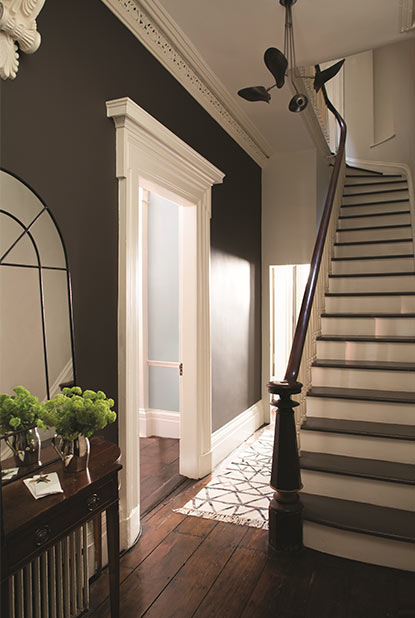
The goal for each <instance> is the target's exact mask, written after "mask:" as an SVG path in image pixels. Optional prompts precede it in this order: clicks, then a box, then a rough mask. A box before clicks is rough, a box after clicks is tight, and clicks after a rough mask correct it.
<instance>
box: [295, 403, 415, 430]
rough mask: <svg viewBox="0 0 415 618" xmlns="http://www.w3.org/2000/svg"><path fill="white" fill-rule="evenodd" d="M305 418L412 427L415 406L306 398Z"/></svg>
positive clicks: (414, 417) (414, 419)
mask: <svg viewBox="0 0 415 618" xmlns="http://www.w3.org/2000/svg"><path fill="white" fill-rule="evenodd" d="M307 416H310V417H311V416H315V417H317V418H337V419H347V420H350V421H371V422H372V423H390V422H391V419H392V422H393V423H396V424H397V425H414V424H415V404H410V403H393V402H390V401H362V400H360V399H330V398H328V397H307Z"/></svg>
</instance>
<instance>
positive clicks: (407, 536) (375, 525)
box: [301, 493, 415, 543]
mask: <svg viewBox="0 0 415 618" xmlns="http://www.w3.org/2000/svg"><path fill="white" fill-rule="evenodd" d="M301 501H302V503H303V505H304V519H307V520H310V521H316V522H319V523H323V524H327V525H329V526H335V527H336V528H344V529H345V530H354V531H356V532H363V533H365V534H373V535H375V536H382V537H387V538H392V539H395V540H399V541H405V542H407V543H415V513H411V512H409V511H404V510H401V509H389V508H386V507H379V506H374V505H368V504H362V503H360V502H352V501H349V500H339V499H338V498H327V497H326V496H314V495H312V494H303V493H302V494H301Z"/></svg>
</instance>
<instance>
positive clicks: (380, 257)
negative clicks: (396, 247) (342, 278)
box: [331, 253, 414, 262]
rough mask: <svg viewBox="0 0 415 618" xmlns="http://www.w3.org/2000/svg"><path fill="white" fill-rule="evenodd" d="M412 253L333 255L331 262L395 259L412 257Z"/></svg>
mask: <svg viewBox="0 0 415 618" xmlns="http://www.w3.org/2000/svg"><path fill="white" fill-rule="evenodd" d="M413 257H414V254H413V253H400V254H396V255H357V256H356V255H353V256H349V257H333V258H331V261H332V262H353V261H356V260H397V259H406V258H408V259H413Z"/></svg>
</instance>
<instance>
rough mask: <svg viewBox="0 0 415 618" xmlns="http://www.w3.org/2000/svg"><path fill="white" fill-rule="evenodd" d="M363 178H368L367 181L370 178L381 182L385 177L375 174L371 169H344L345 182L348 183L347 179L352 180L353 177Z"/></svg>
mask: <svg viewBox="0 0 415 618" xmlns="http://www.w3.org/2000/svg"><path fill="white" fill-rule="evenodd" d="M362 175H363V176H365V177H366V178H369V180H370V179H371V178H373V180H383V179H384V178H385V175H384V174H382V173H379V174H378V173H375V172H374V171H373V170H371V169H363V168H359V169H357V168H356V167H353V166H351V167H348V168H346V180H345V182H346V181H347V182H349V178H352V179H353V178H354V177H355V176H362ZM360 182H362V180H360Z"/></svg>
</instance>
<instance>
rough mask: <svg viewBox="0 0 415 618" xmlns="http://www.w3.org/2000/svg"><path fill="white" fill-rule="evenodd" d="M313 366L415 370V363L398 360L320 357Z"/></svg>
mask: <svg viewBox="0 0 415 618" xmlns="http://www.w3.org/2000/svg"><path fill="white" fill-rule="evenodd" d="M311 366H312V367H328V368H329V367H332V368H335V369H370V370H374V371H375V370H378V371H415V363H408V362H404V363H402V362H397V361H373V360H344V359H337V360H334V359H325V358H321V359H320V358H318V359H317V360H315V361H314V362H313V363H312V364H311Z"/></svg>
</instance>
